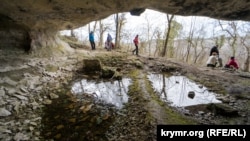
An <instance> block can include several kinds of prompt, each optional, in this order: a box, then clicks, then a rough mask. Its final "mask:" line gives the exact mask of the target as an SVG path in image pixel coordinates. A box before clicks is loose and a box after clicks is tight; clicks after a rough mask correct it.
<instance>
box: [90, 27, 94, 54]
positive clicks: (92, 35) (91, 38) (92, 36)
mask: <svg viewBox="0 0 250 141" xmlns="http://www.w3.org/2000/svg"><path fill="white" fill-rule="evenodd" d="M89 42H90V45H91V48H92V50H95V38H94V32H93V31H91V32H90V33H89Z"/></svg>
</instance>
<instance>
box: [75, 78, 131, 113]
mask: <svg viewBox="0 0 250 141" xmlns="http://www.w3.org/2000/svg"><path fill="white" fill-rule="evenodd" d="M130 84H131V79H128V78H123V79H122V80H119V81H118V80H116V81H112V82H110V81H109V82H105V81H100V82H96V81H93V80H91V81H89V80H86V79H82V80H81V81H80V82H76V83H74V84H73V86H72V88H71V91H72V93H73V94H93V95H94V96H96V97H97V98H98V99H99V100H101V101H103V102H105V103H109V104H113V105H115V106H116V107H117V108H122V107H123V104H124V103H127V102H128V95H127V92H128V86H129V85H130Z"/></svg>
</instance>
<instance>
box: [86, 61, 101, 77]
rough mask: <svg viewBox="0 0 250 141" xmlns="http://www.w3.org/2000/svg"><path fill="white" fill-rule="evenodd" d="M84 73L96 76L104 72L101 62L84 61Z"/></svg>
mask: <svg viewBox="0 0 250 141" xmlns="http://www.w3.org/2000/svg"><path fill="white" fill-rule="evenodd" d="M83 64H84V67H83V71H84V72H85V73H86V74H95V73H98V72H101V71H102V66H101V62H100V61H99V60H97V59H84V60H83Z"/></svg>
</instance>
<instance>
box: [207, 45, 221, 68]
mask: <svg viewBox="0 0 250 141" xmlns="http://www.w3.org/2000/svg"><path fill="white" fill-rule="evenodd" d="M214 52H215V53H216V54H217V57H218V62H219V67H222V66H223V65H222V59H221V58H220V54H219V50H218V45H215V46H213V47H212V48H211V50H210V54H209V56H212V54H213V53H214ZM216 65H217V63H216V64H215V66H216Z"/></svg>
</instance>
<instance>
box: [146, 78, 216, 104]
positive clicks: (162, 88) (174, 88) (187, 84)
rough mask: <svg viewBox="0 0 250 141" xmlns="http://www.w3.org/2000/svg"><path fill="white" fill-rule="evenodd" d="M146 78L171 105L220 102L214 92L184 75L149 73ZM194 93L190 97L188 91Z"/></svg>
mask: <svg viewBox="0 0 250 141" xmlns="http://www.w3.org/2000/svg"><path fill="white" fill-rule="evenodd" d="M148 79H149V80H150V81H151V82H152V85H153V87H154V89H155V90H156V91H157V92H158V93H159V94H160V96H161V98H162V99H163V100H164V101H166V102H168V103H171V104H170V105H171V106H176V107H185V106H191V105H198V104H208V103H221V101H219V100H217V99H216V94H215V93H213V92H209V91H208V90H207V88H206V87H204V86H203V87H201V85H197V84H196V83H194V82H193V81H191V80H189V79H188V78H187V77H185V76H170V77H166V76H165V75H164V74H149V75H148ZM190 91H192V92H194V93H195V95H194V97H193V98H192V97H190V95H189V92H190Z"/></svg>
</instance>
